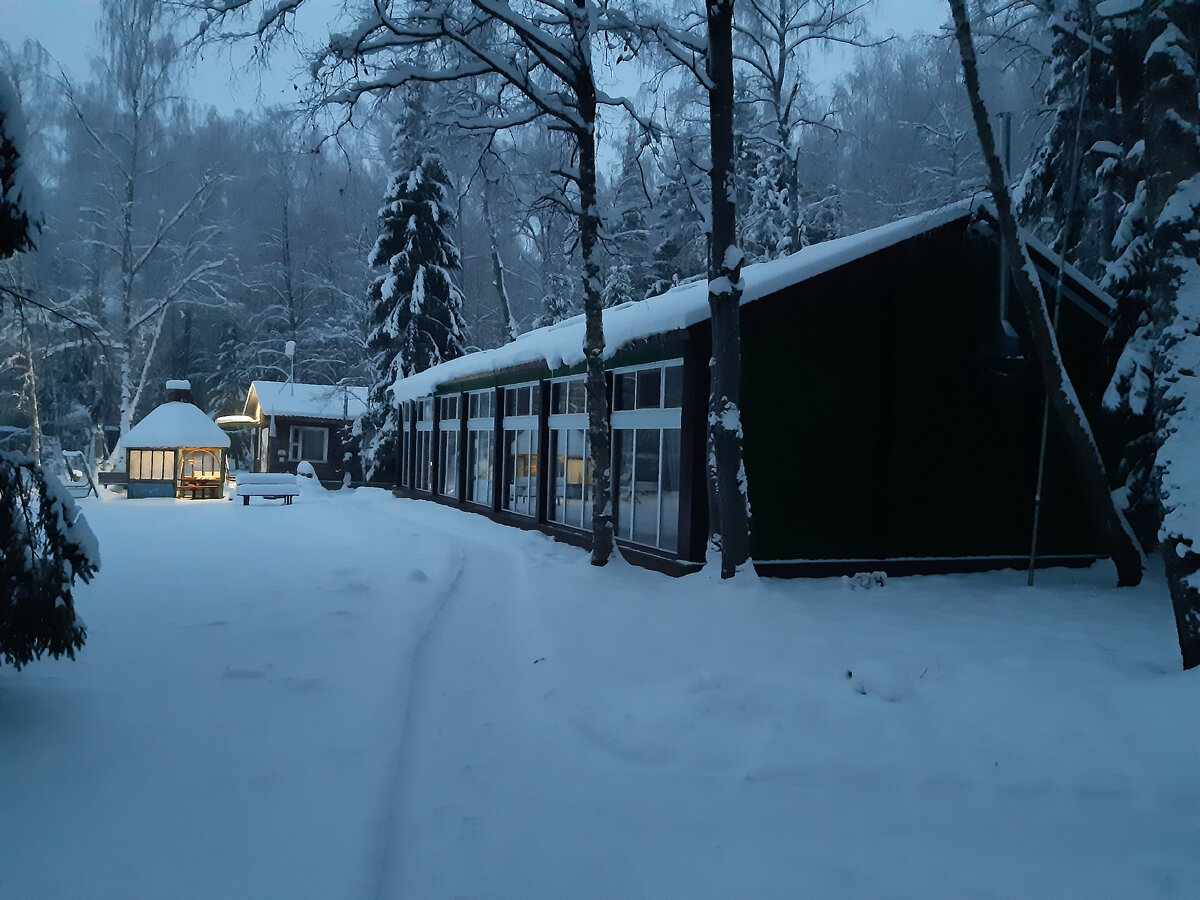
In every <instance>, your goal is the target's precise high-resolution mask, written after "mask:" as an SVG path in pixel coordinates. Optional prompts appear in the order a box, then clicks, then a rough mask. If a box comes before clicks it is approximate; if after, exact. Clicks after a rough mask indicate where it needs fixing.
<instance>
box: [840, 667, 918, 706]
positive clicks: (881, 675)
mask: <svg viewBox="0 0 1200 900" xmlns="http://www.w3.org/2000/svg"><path fill="white" fill-rule="evenodd" d="M846 677H847V678H848V679H849V680H850V687H852V688H853V689H854V691H855V693H858V694H862V695H864V696H866V695H873V696H876V697H878V698H880V699H881V700H886V701H888V702H889V703H898V702H899V701H901V700H903V699H904V698H905V697H907V696H908V695H909V694H911V693H912V689H913V683H912V679H911V678H909V677H908V675H907V674H906V673H905V672H904V671H903V670H902V669H901V668H900V667H899V666H897V665H895V664H893V663H889V662H885V661H883V660H878V659H864V660H860V661H859V662H856V663H855V664H854V665H853V666H852V667H851V668H850V669H848V670H847V671H846Z"/></svg>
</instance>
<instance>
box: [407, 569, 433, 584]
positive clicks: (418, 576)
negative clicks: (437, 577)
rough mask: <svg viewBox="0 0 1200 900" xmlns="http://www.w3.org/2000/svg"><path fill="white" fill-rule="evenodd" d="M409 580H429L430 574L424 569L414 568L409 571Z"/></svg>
mask: <svg viewBox="0 0 1200 900" xmlns="http://www.w3.org/2000/svg"><path fill="white" fill-rule="evenodd" d="M408 580H409V581H428V580H429V576H428V575H426V574H425V572H424V570H423V569H413V570H412V571H411V572H409V573H408Z"/></svg>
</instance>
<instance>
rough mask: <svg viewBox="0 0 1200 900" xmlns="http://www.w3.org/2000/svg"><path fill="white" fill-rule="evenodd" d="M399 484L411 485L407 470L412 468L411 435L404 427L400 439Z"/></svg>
mask: <svg viewBox="0 0 1200 900" xmlns="http://www.w3.org/2000/svg"><path fill="white" fill-rule="evenodd" d="M400 448H401V452H400V484H401V485H403V486H404V487H411V486H412V485H411V477H410V475H409V471H410V469H411V468H412V435H411V434H409V432H408V429H405V431H404V434H403V436H402V437H401V440H400Z"/></svg>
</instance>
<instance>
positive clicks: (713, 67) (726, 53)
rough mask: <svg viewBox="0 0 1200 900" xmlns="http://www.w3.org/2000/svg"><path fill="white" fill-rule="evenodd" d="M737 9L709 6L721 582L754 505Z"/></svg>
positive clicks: (740, 559) (711, 420)
mask: <svg viewBox="0 0 1200 900" xmlns="http://www.w3.org/2000/svg"><path fill="white" fill-rule="evenodd" d="M733 3H734V0H710V2H709V3H708V4H707V16H708V59H707V68H708V78H709V91H708V96H709V104H708V111H709V127H710V129H711V141H712V170H711V179H712V234H711V239H710V242H709V250H708V305H709V309H710V310H711V314H712V345H713V350H712V360H711V361H710V363H709V366H710V376H711V389H710V391H709V401H708V435H709V460H708V469H709V478H710V480H711V483H712V485H713V486H714V487H715V490H710V495H711V496H713V497H714V498H715V502H716V507H717V510H716V512H717V522H716V535H717V540H718V545H719V547H720V550H721V577H722V578H732V577H733V576H734V575H735V574H736V573H737V570H738V568H739V567H740V566H742V565H743V564H745V563H746V561H747V560H748V559H749V558H750V498H749V496H748V494H747V484H746V469H745V466H744V464H743V461H742V420H741V415H742V414H741V381H742V355H741V298H742V251H741V249H740V248H739V247H738V245H737V209H736V205H735V194H734V185H733V166H734V158H733Z"/></svg>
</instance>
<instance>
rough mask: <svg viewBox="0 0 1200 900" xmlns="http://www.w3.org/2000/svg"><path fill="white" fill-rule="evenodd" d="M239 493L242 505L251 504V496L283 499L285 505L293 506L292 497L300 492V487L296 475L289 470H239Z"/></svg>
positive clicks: (265, 498)
mask: <svg viewBox="0 0 1200 900" xmlns="http://www.w3.org/2000/svg"><path fill="white" fill-rule="evenodd" d="M237 493H238V496H239V497H241V498H242V506H249V505H250V498H251V497H262V498H263V499H264V500H282V501H283V505H284V506H291V505H292V498H293V497H296V496H299V494H300V487H299V485H297V484H296V476H295V475H290V474H288V473H287V472H239V473H238V476H237Z"/></svg>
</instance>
